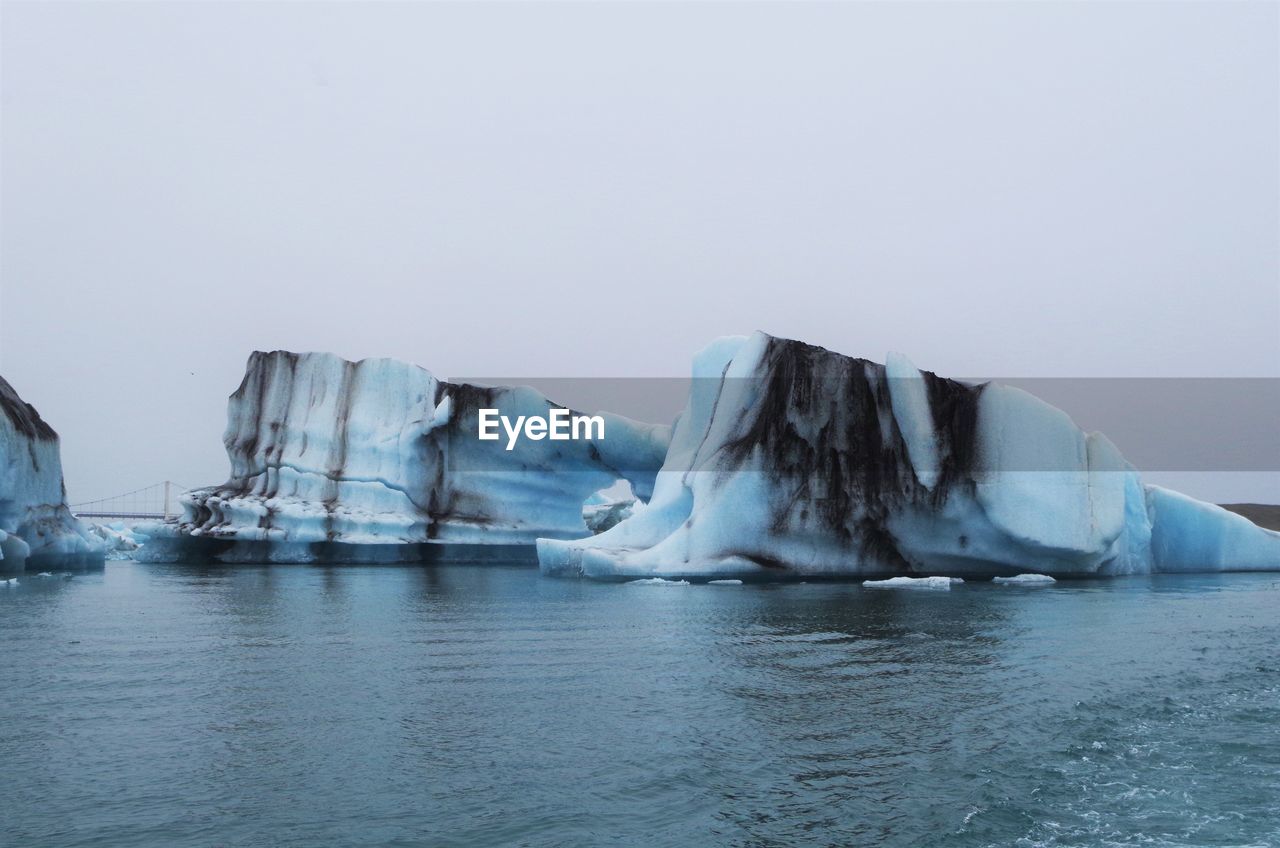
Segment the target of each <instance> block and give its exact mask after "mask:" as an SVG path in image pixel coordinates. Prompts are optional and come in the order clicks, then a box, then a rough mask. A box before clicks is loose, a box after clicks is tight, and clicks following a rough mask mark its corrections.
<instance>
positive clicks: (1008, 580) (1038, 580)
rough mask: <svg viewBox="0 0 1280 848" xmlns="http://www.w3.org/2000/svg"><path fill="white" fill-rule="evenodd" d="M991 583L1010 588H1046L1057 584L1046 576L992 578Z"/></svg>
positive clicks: (1018, 575) (1022, 575) (1029, 575)
mask: <svg viewBox="0 0 1280 848" xmlns="http://www.w3.org/2000/svg"><path fill="white" fill-rule="evenodd" d="M991 582H992V583H1004V584H1008V585H1012V586H1048V585H1049V584H1050V583H1057V582H1058V581H1057V580H1054V579H1053V578H1052V577H1050V576H1049V575H1047V574H1015V575H1013V576H1012V577H993V578H991Z"/></svg>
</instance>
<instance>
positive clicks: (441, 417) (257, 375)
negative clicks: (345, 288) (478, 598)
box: [137, 351, 670, 562]
mask: <svg viewBox="0 0 1280 848" xmlns="http://www.w3.org/2000/svg"><path fill="white" fill-rule="evenodd" d="M556 406H557V405H555V404H553V403H552V402H551V401H550V400H548V399H547V398H546V397H544V396H542V395H541V394H539V393H538V392H537V391H534V390H533V389H531V388H526V387H510V388H489V387H483V386H477V385H470V384H465V383H449V382H446V381H443V380H439V379H437V378H436V377H434V376H433V375H432V374H431V373H430V372H428V371H426V370H424V369H422V368H420V367H418V366H415V365H411V364H408V363H404V362H397V361H395V360H390V359H366V360H362V361H360V362H348V361H347V360H344V359H341V358H340V357H337V356H334V355H332V354H324V353H303V354H297V353H288V352H285V351H276V352H274V353H261V352H257V353H254V354H253V355H252V356H251V357H250V358H249V362H248V366H247V369H246V372H245V376H244V381H243V382H242V383H241V385H240V387H239V388H238V389H237V390H236V391H235V393H234V394H232V395H231V398H230V401H229V403H228V410H227V429H226V433H225V435H224V437H223V441H224V443H225V445H226V449H227V455H228V456H229V457H230V460H231V476H230V479H229V480H228V481H227V482H226V483H223V484H222V485H221V486H214V487H210V488H205V489H199V490H196V491H193V492H190V493H188V494H187V495H185V496H184V497H183V500H182V506H183V515H182V517H181V519H180V520H179V521H178V522H177V523H170V524H163V525H147V526H140V527H139V528H138V529H139V530H140V531H141V532H143V533H146V534H149V535H150V536H151V539H150V541H149V542H148V543H147V544H145V545H144V546H143V548H142V549H141V550H140V551H139V552H138V554H137V558H138V559H140V560H146V561H169V560H188V559H190V560H210V559H212V560H218V561H224V562H235V561H271V562H315V561H336V562H345V561H350V562H416V561H424V560H432V559H438V558H441V557H442V556H444V557H460V558H465V559H470V558H478V557H484V556H485V554H486V553H488V554H489V555H491V556H495V557H503V558H510V557H512V556H519V555H520V553H521V552H525V555H526V556H527V557H529V558H530V559H532V554H533V548H532V545H533V542H534V540H535V539H536V538H538V537H552V538H575V537H579V536H584V535H586V534H587V533H588V532H589V531H588V528H587V526H586V524H584V521H583V502H584V501H585V500H587V499H588V497H589V496H590V495H591V494H592V493H593V492H597V491H599V490H601V489H605V488H607V487H609V486H610V485H611V484H613V483H614V482H615V481H617V480H619V479H622V480H626V481H628V482H629V483H630V484H631V488H632V489H633V491H634V492H635V493H636V494H637V495H639V496H640V497H648V496H649V494H650V492H651V491H652V487H653V483H654V478H655V475H656V473H657V470H658V468H659V467H660V466H661V465H662V462H663V458H664V456H665V454H666V446H667V441H668V439H669V437H670V428H669V427H665V426H660V425H651V424H641V423H638V422H635V421H631V420H630V419H627V418H623V417H621V416H617V415H610V414H607V413H605V414H603V416H602V418H603V420H604V423H605V426H604V427H603V428H602V429H603V432H604V433H605V434H607V437H606V438H587V439H581V440H571V441H550V440H542V441H532V440H527V439H526V440H521V441H520V442H519V444H518V445H516V447H515V449H514V450H506V446H505V445H504V444H502V443H501V442H499V441H482V440H480V439H478V438H477V433H478V413H479V410H481V409H497V410H500V412H501V413H502V414H504V415H508V416H511V417H512V418H513V419H515V418H516V417H518V416H544V417H545V416H547V415H548V414H549V411H550V410H551V409H552V408H553V407H556Z"/></svg>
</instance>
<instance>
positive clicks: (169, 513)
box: [71, 480, 190, 521]
mask: <svg viewBox="0 0 1280 848" xmlns="http://www.w3.org/2000/svg"><path fill="white" fill-rule="evenodd" d="M188 491H190V489H189V488H188V487H187V486H183V485H182V484H180V483H175V482H173V481H172V480H165V481H163V482H160V483H152V484H151V485H150V486H144V487H143V488H141V489H134V490H133V491H132V492H124V493H122V494H119V495H111V496H110V497H106V498H98V499H97V500H93V501H83V502H82V503H74V504H71V511H72V512H73V513H75V515H76V517H77V518H117V519H126V518H127V519H136V520H150V521H167V520H168V519H169V518H171V517H173V516H175V515H177V514H178V512H179V509H178V505H177V496H178V495H180V494H182V493H183V492H188Z"/></svg>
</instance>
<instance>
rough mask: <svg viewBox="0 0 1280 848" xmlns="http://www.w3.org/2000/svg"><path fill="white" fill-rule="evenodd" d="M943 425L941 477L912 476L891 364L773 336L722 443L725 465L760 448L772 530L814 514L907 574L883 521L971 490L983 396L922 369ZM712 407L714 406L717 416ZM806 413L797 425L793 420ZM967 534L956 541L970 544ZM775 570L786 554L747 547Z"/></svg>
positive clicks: (869, 555)
mask: <svg viewBox="0 0 1280 848" xmlns="http://www.w3.org/2000/svg"><path fill="white" fill-rule="evenodd" d="M920 373H921V375H922V377H923V378H924V380H925V383H926V387H927V391H928V395H929V406H930V410H931V412H932V416H933V422H934V429H935V432H936V433H937V441H938V449H939V468H938V471H939V477H938V482H937V484H936V485H935V486H934V488H933V490H932V491H930V490H929V489H928V488H927V487H926V486H924V485H923V484H922V483H921V482H920V480H919V478H918V477H917V476H916V471H915V469H914V467H913V466H912V463H911V461H910V459H909V457H908V454H907V445H906V442H905V441H904V439H903V438H902V433H901V431H900V430H899V428H898V423H897V419H896V418H895V417H894V414H893V408H892V402H891V399H890V397H889V387H888V377H887V376H886V373H885V367H884V366H883V365H881V364H879V363H876V362H871V361H870V360H867V359H859V358H852V357H848V356H843V355H841V354H838V353H834V352H832V351H830V350H827V349H826V348H822V347H818V346H816V345H811V344H806V343H804V342H799V341H793V340H789V339H779V338H771V339H770V340H769V342H768V346H767V347H766V350H765V353H764V356H763V359H762V363H761V367H760V374H761V380H762V384H763V390H762V392H761V397H760V400H759V402H758V403H757V404H756V405H755V408H754V409H753V413H754V414H753V415H752V417H751V418H750V419H748V420H747V421H746V423H745V425H744V427H743V429H742V432H741V434H740V435H738V436H736V437H735V438H733V439H732V440H730V441H729V442H728V443H727V444H726V445H725V446H724V447H723V449H722V450H723V451H724V454H725V458H726V463H725V464H726V465H727V466H729V468H726V469H722V470H721V471H720V472H719V473H721V474H728V473H732V471H731V470H729V469H732V468H734V467H749V466H751V465H753V464H754V463H753V462H752V459H753V458H758V457H763V465H762V466H760V467H761V473H763V474H765V475H766V477H767V478H768V480H769V483H770V487H771V498H772V501H773V508H772V509H771V510H770V512H771V514H772V515H773V516H774V518H773V523H772V525H771V526H770V528H769V530H770V533H771V534H774V535H777V536H785V535H787V534H788V532H789V531H790V529H791V528H793V527H795V526H797V524H799V525H804V524H807V523H808V520H809V518H810V515H811V514H813V515H816V516H817V518H818V519H819V521H820V522H821V525H822V526H823V527H824V528H825V529H826V530H827V531H828V532H829V533H830V534H831V535H832V536H834V537H836V538H839V539H842V540H843V541H845V542H847V543H850V544H852V543H855V542H856V545H857V548H858V549H859V550H860V552H861V553H862V555H863V556H864V557H865V558H866V559H868V560H870V561H874V562H880V563H883V564H886V565H890V566H892V567H894V568H896V569H897V570H899V571H901V572H903V573H909V572H911V571H912V569H911V566H910V563H909V562H908V561H907V559H906V557H905V556H903V554H902V553H901V551H899V549H898V543H897V540H896V539H894V537H893V534H892V533H891V532H890V531H889V529H888V527H887V526H886V523H887V519H888V517H889V515H890V513H891V511H892V510H894V509H897V508H900V507H901V506H903V505H904V504H927V505H928V506H930V507H931V508H934V509H936V508H938V507H941V506H942V504H943V503H944V502H945V501H946V500H947V498H948V497H949V496H950V495H951V493H952V492H953V490H959V491H961V492H962V493H964V494H966V495H970V496H971V495H972V494H973V489H974V481H973V478H972V476H971V474H972V471H973V464H974V462H975V457H976V456H977V416H978V397H979V395H980V394H981V393H982V390H983V388H984V386H983V385H977V386H971V385H966V384H964V383H960V382H958V381H956V380H949V379H946V378H943V377H939V376H937V375H936V374H934V373H933V372H930V371H921V372H920ZM714 417H715V412H714V410H713V412H712V418H713V419H714ZM797 422H801V424H799V425H798V424H797ZM964 541H965V540H964V537H963V536H962V537H960V539H959V540H958V544H959V545H960V546H961V547H963V546H964ZM740 553H741V554H742V555H743V556H745V557H746V558H748V559H751V560H752V561H754V562H756V563H758V564H759V565H761V566H763V567H766V568H771V569H785V568H786V567H787V566H786V563H783V562H780V561H778V560H776V559H774V558H772V557H767V556H762V555H760V554H759V553H753V552H748V551H743V552H740Z"/></svg>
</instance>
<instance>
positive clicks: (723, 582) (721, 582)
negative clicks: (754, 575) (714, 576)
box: [707, 580, 742, 586]
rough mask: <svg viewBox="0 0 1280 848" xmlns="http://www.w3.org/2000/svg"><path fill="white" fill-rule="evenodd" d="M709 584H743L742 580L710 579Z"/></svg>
mask: <svg viewBox="0 0 1280 848" xmlns="http://www.w3.org/2000/svg"><path fill="white" fill-rule="evenodd" d="M707 585H708V586H741V585H742V581H741V580H708V581H707Z"/></svg>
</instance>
